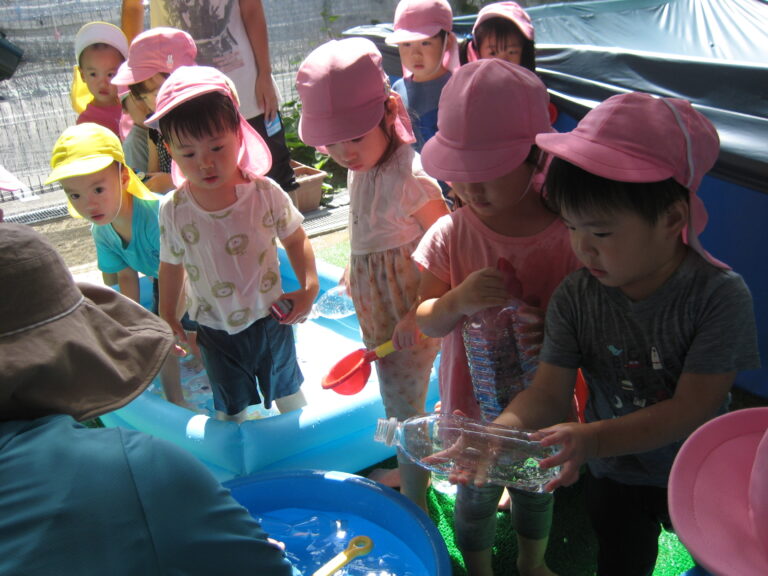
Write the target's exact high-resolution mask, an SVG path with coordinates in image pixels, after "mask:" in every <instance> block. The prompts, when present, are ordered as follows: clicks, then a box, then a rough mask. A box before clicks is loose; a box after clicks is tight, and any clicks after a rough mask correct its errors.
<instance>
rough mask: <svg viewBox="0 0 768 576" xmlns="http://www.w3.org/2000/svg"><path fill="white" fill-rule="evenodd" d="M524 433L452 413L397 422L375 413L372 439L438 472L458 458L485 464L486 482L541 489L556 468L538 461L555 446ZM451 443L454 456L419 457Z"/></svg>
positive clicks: (468, 463) (466, 464)
mask: <svg viewBox="0 0 768 576" xmlns="http://www.w3.org/2000/svg"><path fill="white" fill-rule="evenodd" d="M530 435H531V433H530V432H527V431H524V430H516V429H514V428H508V427H506V426H498V425H495V424H484V423H482V422H478V421H476V420H472V419H470V418H465V417H463V416H457V415H455V414H426V415H423V416H414V417H412V418H408V419H407V420H404V421H402V422H399V421H398V420H397V419H396V418H389V419H385V418H380V419H379V422H378V425H377V427H376V433H375V436H374V439H375V440H376V441H377V442H383V443H385V444H387V445H388V446H392V445H394V446H398V447H399V448H400V450H401V451H402V452H403V453H404V454H405V455H406V456H408V458H410V459H411V460H413V461H414V462H415V463H416V464H418V465H419V466H421V467H423V468H426V469H427V470H431V471H432V472H436V473H438V474H440V475H443V476H447V475H448V474H449V473H450V472H452V471H454V468H455V467H456V466H457V463H456V461H457V460H458V461H459V462H460V466H461V467H463V468H472V467H475V466H478V465H485V466H487V467H488V469H487V479H486V482H487V483H488V484H497V485H499V486H511V487H514V488H518V489H520V490H526V491H528V492H543V491H544V486H545V485H546V484H547V482H549V481H550V480H552V479H553V478H554V477H555V476H557V475H558V474H559V473H560V468H559V467H555V468H549V469H547V470H544V469H542V468H540V467H539V462H541V460H543V459H544V458H547V457H548V456H551V455H552V454H554V453H555V452H557V450H558V449H559V448H558V447H553V446H551V447H547V448H545V447H543V446H542V445H541V443H540V442H537V441H535V440H531V438H530ZM457 443H458V444H457ZM454 446H461V450H460V451H458V453H457V454H456V455H453V456H446V457H445V458H444V459H441V460H437V461H435V462H429V463H427V462H424V460H423V459H424V458H426V457H427V456H433V455H435V454H437V453H439V452H443V451H446V450H448V449H449V448H451V447H454ZM458 454H460V456H459V457H458V458H457V457H456V456H458Z"/></svg>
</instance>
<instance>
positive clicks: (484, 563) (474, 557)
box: [461, 548, 493, 576]
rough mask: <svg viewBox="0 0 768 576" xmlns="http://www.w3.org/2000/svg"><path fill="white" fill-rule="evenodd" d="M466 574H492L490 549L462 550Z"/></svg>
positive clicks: (471, 575)
mask: <svg viewBox="0 0 768 576" xmlns="http://www.w3.org/2000/svg"><path fill="white" fill-rule="evenodd" d="M461 555H462V557H463V558H464V566H465V567H466V568H467V576H493V565H492V563H491V560H492V555H491V549H490V548H486V549H485V550H462V552H461Z"/></svg>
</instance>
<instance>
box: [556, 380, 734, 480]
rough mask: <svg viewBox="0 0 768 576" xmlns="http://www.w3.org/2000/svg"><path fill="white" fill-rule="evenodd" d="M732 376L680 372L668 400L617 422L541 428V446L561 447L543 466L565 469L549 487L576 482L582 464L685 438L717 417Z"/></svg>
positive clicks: (611, 420) (614, 419) (648, 448)
mask: <svg viewBox="0 0 768 576" xmlns="http://www.w3.org/2000/svg"><path fill="white" fill-rule="evenodd" d="M735 378H736V373H735V372H729V373H724V374H691V373H684V374H683V375H682V376H681V377H680V380H679V381H678V383H677V388H676V390H675V394H674V396H672V398H670V399H669V400H664V401H662V402H659V403H657V404H653V405H651V406H648V407H647V408H642V409H640V410H637V411H636V412H632V413H631V414H627V415H626V416H621V417H619V418H613V419H610V420H600V421H597V422H590V423H588V424H576V423H565V424H557V425H555V426H551V427H550V428H545V429H543V430H542V431H541V432H542V443H543V444H545V445H554V444H560V445H561V446H562V447H563V448H562V450H561V451H560V452H558V453H557V454H556V455H554V456H552V457H551V458H548V459H546V460H544V461H543V462H542V465H543V466H557V465H562V466H563V470H562V472H561V474H560V476H559V477H558V478H557V479H555V480H554V481H553V482H551V483H550V486H548V489H550V490H553V489H554V488H556V487H558V486H561V485H562V486H568V485H570V484H572V483H573V482H575V481H576V480H578V477H579V468H580V467H581V464H583V463H584V462H586V461H587V460H589V459H591V458H607V457H611V456H620V455H622V454H637V453H641V452H647V451H649V450H654V449H656V448H660V447H662V446H665V445H667V444H670V443H672V442H675V441H678V440H682V439H684V438H686V437H687V436H688V435H689V434H691V433H692V432H693V431H694V430H696V428H698V427H699V426H701V425H702V424H703V423H704V422H706V421H707V420H709V419H710V418H712V417H714V416H715V414H716V413H717V410H718V408H719V407H720V406H722V404H723V402H725V399H726V397H727V395H728V391H729V390H730V389H731V386H732V385H733V381H734V379H735Z"/></svg>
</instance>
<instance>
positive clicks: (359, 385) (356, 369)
mask: <svg viewBox="0 0 768 576" xmlns="http://www.w3.org/2000/svg"><path fill="white" fill-rule="evenodd" d="M394 351H395V346H394V345H393V344H392V340H387V341H386V342H384V344H381V345H379V346H377V347H376V348H374V349H373V350H367V349H366V348H361V349H360V350H355V351H354V352H352V353H351V354H347V355H346V356H344V358H342V359H341V360H339V361H338V362H337V363H336V364H335V365H334V366H333V368H331V371H330V372H328V374H326V375H325V376H323V379H322V381H321V383H322V386H323V389H324V390H328V389H331V390H333V391H334V392H336V393H338V394H344V395H345V396H350V395H352V394H357V393H358V392H360V390H362V389H363V388H364V387H365V383H366V382H368V377H369V376H370V375H371V362H373V361H374V360H378V359H379V358H384V356H386V355H387V354H391V353H392V352H394Z"/></svg>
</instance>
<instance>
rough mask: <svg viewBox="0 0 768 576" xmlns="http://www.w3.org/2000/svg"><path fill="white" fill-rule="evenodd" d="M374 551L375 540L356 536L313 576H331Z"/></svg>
mask: <svg viewBox="0 0 768 576" xmlns="http://www.w3.org/2000/svg"><path fill="white" fill-rule="evenodd" d="M371 549H373V540H371V539H370V538H368V536H355V537H354V538H352V540H350V541H349V544H347V547H346V548H345V549H344V550H342V551H341V552H339V553H338V554H336V556H334V557H333V558H331V559H330V560H329V561H328V562H326V563H325V564H324V565H323V566H321V567H320V569H319V570H318V571H317V572H315V573H314V574H313V575H312V576H331V574H335V573H336V572H337V571H338V570H341V569H342V568H343V567H344V566H346V565H347V564H349V563H350V562H352V560H354V559H355V558H357V557H358V556H365V555H366V554H368V552H370V551H371Z"/></svg>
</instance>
